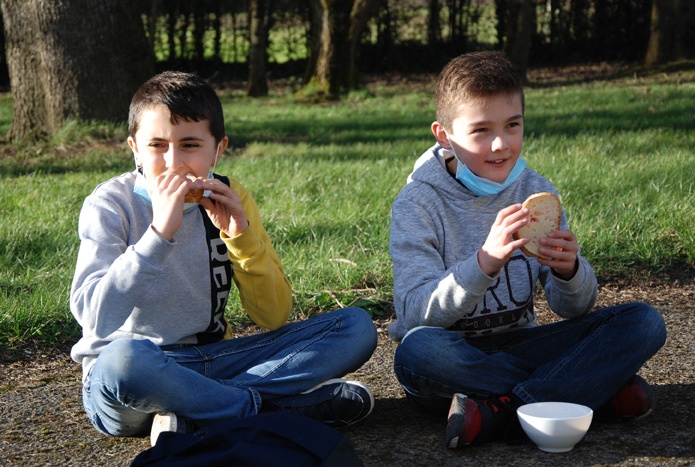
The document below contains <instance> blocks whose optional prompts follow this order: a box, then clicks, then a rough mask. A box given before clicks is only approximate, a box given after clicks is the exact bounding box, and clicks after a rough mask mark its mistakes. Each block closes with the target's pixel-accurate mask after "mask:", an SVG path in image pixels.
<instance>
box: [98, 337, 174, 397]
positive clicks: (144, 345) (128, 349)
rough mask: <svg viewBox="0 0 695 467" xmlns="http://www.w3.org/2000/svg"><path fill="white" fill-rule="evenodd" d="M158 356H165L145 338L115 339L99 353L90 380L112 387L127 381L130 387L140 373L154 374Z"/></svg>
mask: <svg viewBox="0 0 695 467" xmlns="http://www.w3.org/2000/svg"><path fill="white" fill-rule="evenodd" d="M158 357H159V358H165V357H164V354H163V352H162V351H161V350H160V349H159V347H157V346H156V345H155V344H154V343H152V342H151V341H149V340H147V339H129V338H124V339H117V340H115V341H113V342H111V343H110V344H108V345H107V346H106V347H104V350H102V351H101V353H100V354H99V357H98V358H97V362H96V364H95V368H94V371H93V372H92V380H93V381H94V380H99V381H101V382H103V383H107V384H108V386H109V387H113V388H117V387H120V386H122V385H123V384H125V383H127V384H128V386H129V387H131V388H132V387H134V386H136V384H133V383H135V382H136V381H134V380H137V379H140V378H139V376H140V375H152V374H155V373H154V368H155V366H156V365H157V360H158Z"/></svg>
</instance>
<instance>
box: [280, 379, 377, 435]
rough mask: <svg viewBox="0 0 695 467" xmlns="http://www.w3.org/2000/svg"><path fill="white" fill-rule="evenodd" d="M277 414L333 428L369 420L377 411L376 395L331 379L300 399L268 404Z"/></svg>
mask: <svg viewBox="0 0 695 467" xmlns="http://www.w3.org/2000/svg"><path fill="white" fill-rule="evenodd" d="M268 402H269V403H270V404H272V405H273V406H274V407H275V408H276V409H277V410H281V411H284V412H295V413H298V414H300V415H304V416H305V417H309V418H313V419H314V420H318V421H320V422H323V423H325V424H327V425H329V426H331V427H333V428H342V427H346V426H348V425H352V424H353V423H357V422H358V421H360V420H362V419H363V418H365V417H366V416H367V415H369V414H370V413H371V412H372V409H373V408H374V395H372V392H371V391H370V390H369V388H368V387H367V386H366V385H365V384H363V383H360V382H359V381H349V380H346V379H342V378H340V379H329V380H328V381H324V382H323V383H321V384H319V385H318V386H315V387H313V388H311V389H309V390H308V391H306V392H303V393H302V394H299V395H297V396H290V397H283V398H280V399H272V400H270V401H268Z"/></svg>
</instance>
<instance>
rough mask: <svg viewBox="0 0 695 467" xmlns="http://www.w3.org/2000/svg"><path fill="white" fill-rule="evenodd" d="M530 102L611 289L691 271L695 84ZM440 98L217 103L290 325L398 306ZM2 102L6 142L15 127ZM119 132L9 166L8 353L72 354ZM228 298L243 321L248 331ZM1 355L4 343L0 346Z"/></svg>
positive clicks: (585, 246) (539, 163)
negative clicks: (94, 193)
mask: <svg viewBox="0 0 695 467" xmlns="http://www.w3.org/2000/svg"><path fill="white" fill-rule="evenodd" d="M688 73H689V74H686V77H688V76H689V77H690V78H689V79H681V84H678V83H677V82H675V81H671V80H658V81H657V80H656V79H651V80H647V81H643V80H642V81H620V82H612V83H597V84H590V85H577V86H565V87H549V88H539V89H529V90H528V91H527V117H526V135H527V137H526V141H525V148H524V155H525V157H526V159H527V160H528V162H529V165H530V166H531V167H532V168H534V169H535V170H537V171H539V172H540V173H541V174H543V175H545V176H546V177H548V178H549V179H550V180H551V181H553V182H554V183H555V184H556V185H557V187H558V189H559V191H560V193H561V195H562V198H563V202H564V205H565V208H566V210H567V212H568V215H569V218H570V226H571V228H572V229H573V230H574V232H575V233H576V234H577V236H578V237H579V239H580V244H581V246H582V251H583V254H584V256H586V257H587V258H588V259H589V260H590V261H591V263H592V265H593V266H594V268H595V269H596V271H597V273H598V274H600V275H602V276H612V275H616V274H620V275H643V274H645V273H646V274H650V273H656V272H659V271H662V270H664V269H670V268H688V269H690V270H692V268H693V266H695V239H694V238H693V233H692V227H693V219H694V218H695V212H694V209H695V208H693V205H694V201H695V196H694V193H693V192H694V189H695V187H694V186H693V185H694V182H693V176H692V174H693V172H694V171H695V161H694V159H693V148H695V132H693V131H692V128H695V111H694V110H695V109H694V108H693V107H694V106H695V104H693V102H695V101H694V100H693V97H695V85H694V84H693V82H694V81H695V72H688ZM430 93H431V86H429V87H423V88H421V89H419V90H417V89H416V90H413V87H412V86H409V88H408V90H407V91H406V90H404V89H403V88H399V87H391V86H385V85H380V86H377V85H373V86H371V87H369V88H368V89H367V90H366V91H361V92H357V93H354V94H352V95H350V96H349V97H348V98H346V99H344V100H343V101H341V102H337V103H333V104H330V105H314V106H310V105H305V104H299V103H296V102H293V101H292V99H291V98H290V97H288V93H285V92H280V93H278V94H277V95H274V96H271V97H268V98H263V99H249V98H246V97H243V96H242V93H240V92H231V91H230V92H225V93H224V94H223V95H222V98H223V105H224V107H225V114H226V115H227V132H228V134H229V136H230V139H231V144H232V149H231V150H229V151H228V156H227V157H226V158H225V159H224V160H223V161H222V162H220V164H219V166H218V172H220V173H224V174H228V175H231V176H233V177H235V178H237V179H238V180H240V181H241V182H242V183H243V184H244V185H246V186H247V188H249V190H250V191H251V192H252V193H253V195H254V197H255V198H256V200H257V202H258V204H259V207H260V210H261V213H262V215H263V218H264V224H265V226H266V229H267V230H268V232H269V234H270V236H271V238H272V239H273V240H274V245H275V248H276V249H277V251H278V253H279V255H280V257H281V258H282V260H283V264H284V266H285V269H286V271H287V273H288V275H289V277H290V280H291V282H292V284H293V287H294V292H295V301H296V314H297V316H299V317H304V316H309V315H311V314H313V313H317V312H321V311H324V310H327V309H331V308H335V307H337V306H344V305H350V304H357V305H360V306H363V307H365V308H367V309H368V310H369V311H371V312H372V313H373V314H374V315H375V316H378V315H379V314H380V313H382V312H383V311H384V309H388V306H386V307H385V304H387V303H388V301H389V300H391V299H392V271H391V262H390V258H389V255H388V235H389V222H390V219H389V218H390V206H391V202H392V201H393V198H394V197H395V196H396V194H397V193H398V191H399V190H400V188H401V187H402V186H403V184H404V183H405V180H406V177H407V175H408V173H409V172H410V171H411V168H412V165H413V163H414V161H415V159H416V158H417V157H418V156H419V155H420V153H422V152H423V151H424V150H425V149H426V148H427V147H429V146H430V145H431V144H432V138H431V135H430V132H429V125H430V123H431V120H432V119H433V106H432V99H431V97H430ZM11 104H12V103H11V99H10V98H9V97H8V96H6V95H5V96H0V128H1V129H5V130H6V129H7V128H9V125H10V120H11ZM131 168H132V158H131V155H130V153H129V151H128V150H127V147H126V145H125V127H124V126H108V125H100V124H83V125H77V124H75V123H71V124H70V125H68V127H66V129H65V131H63V132H61V134H60V135H58V136H57V137H56V138H54V139H53V140H52V141H50V142H48V143H44V144H40V143H31V144H30V143H26V144H19V143H16V144H15V143H13V144H10V143H5V145H4V146H3V148H2V152H0V342H3V343H4V345H10V346H19V345H23V344H25V343H28V342H30V341H37V340H38V341H41V342H45V343H48V344H55V343H59V342H66V341H67V342H69V341H74V340H75V339H76V338H77V336H78V335H79V329H78V327H77V325H76V324H75V322H74V320H73V319H72V317H71V316H70V312H69V308H68V294H69V288H70V282H71V279H72V273H73V270H74V263H75V259H76V254H77V249H78V240H77V233H76V230H77V218H78V214H79V210H80V206H81V203H82V200H83V199H84V197H85V196H87V195H88V194H89V193H90V191H91V190H92V189H93V188H94V186H95V185H96V184H98V183H99V182H101V181H103V180H106V179H108V178H109V177H111V176H114V175H117V174H119V173H121V172H123V171H127V170H131ZM239 307H240V304H239V302H238V300H237V299H236V298H235V299H234V300H232V302H231V304H230V307H229V310H230V317H231V319H232V321H233V322H234V323H244V322H246V320H245V318H244V317H243V314H242V313H241V312H240V311H239ZM0 345H2V344H0Z"/></svg>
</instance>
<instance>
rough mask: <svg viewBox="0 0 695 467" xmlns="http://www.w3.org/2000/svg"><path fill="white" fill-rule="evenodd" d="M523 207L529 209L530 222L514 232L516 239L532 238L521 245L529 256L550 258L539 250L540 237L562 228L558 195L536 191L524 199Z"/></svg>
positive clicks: (522, 249)
mask: <svg viewBox="0 0 695 467" xmlns="http://www.w3.org/2000/svg"><path fill="white" fill-rule="evenodd" d="M522 206H523V207H525V208H527V209H528V210H529V214H528V224H526V225H525V226H523V227H522V228H520V229H519V230H517V231H516V233H514V235H513V237H514V239H515V240H518V239H520V238H530V239H531V241H530V242H528V243H527V244H526V245H524V246H522V247H521V251H523V252H524V253H526V254H527V255H528V256H536V257H538V258H548V256H544V255H541V254H540V253H539V252H538V248H539V247H540V239H541V238H544V237H547V236H548V233H549V232H551V231H553V230H559V229H560V222H561V221H562V205H561V204H560V200H559V199H558V197H557V196H555V195H554V194H552V193H536V194H535V195H531V196H529V197H528V199H527V200H526V201H524V204H523V205H522Z"/></svg>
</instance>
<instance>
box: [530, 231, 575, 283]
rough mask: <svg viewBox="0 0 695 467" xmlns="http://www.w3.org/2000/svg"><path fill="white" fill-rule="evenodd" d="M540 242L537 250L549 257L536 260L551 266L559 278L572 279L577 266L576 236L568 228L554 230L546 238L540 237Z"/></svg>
mask: <svg viewBox="0 0 695 467" xmlns="http://www.w3.org/2000/svg"><path fill="white" fill-rule="evenodd" d="M540 243H541V246H540V248H539V249H538V252H539V253H541V254H542V255H545V256H550V257H551V259H545V258H538V262H539V263H541V264H542V265H544V266H548V267H550V268H552V269H553V271H554V272H555V274H556V275H557V276H558V277H559V278H561V279H564V280H570V279H572V277H574V275H575V274H576V273H577V269H578V267H579V263H578V262H577V253H578V252H579V243H577V237H575V236H574V234H573V233H572V232H571V231H570V230H554V231H552V232H550V233H549V234H548V236H547V237H546V238H541V240H540Z"/></svg>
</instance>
